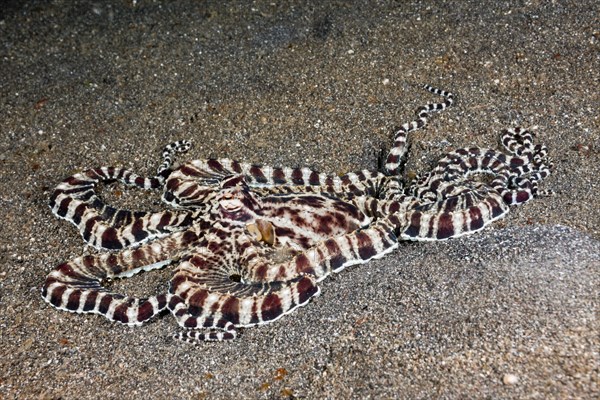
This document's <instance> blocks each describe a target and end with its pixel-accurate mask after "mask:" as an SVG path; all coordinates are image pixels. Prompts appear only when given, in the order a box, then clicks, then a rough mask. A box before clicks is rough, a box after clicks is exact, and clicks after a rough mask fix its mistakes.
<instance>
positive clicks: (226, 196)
mask: <svg viewBox="0 0 600 400" xmlns="http://www.w3.org/2000/svg"><path fill="white" fill-rule="evenodd" d="M223 198H224V199H225V200H230V199H233V195H232V194H231V193H225V194H224V195H223Z"/></svg>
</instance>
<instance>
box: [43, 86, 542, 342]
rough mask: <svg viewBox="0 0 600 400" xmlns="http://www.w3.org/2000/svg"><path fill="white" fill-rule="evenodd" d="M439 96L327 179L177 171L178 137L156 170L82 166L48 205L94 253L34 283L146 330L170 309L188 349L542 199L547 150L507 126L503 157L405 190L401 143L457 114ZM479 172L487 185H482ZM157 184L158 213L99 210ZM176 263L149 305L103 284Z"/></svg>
mask: <svg viewBox="0 0 600 400" xmlns="http://www.w3.org/2000/svg"><path fill="white" fill-rule="evenodd" d="M425 89H427V90H429V91H430V92H432V93H434V94H437V95H440V96H442V97H443V98H444V101H443V102H441V103H431V104H428V105H426V106H424V107H421V108H419V109H418V110H417V112H416V114H417V118H416V119H415V120H413V121H411V122H408V123H406V124H404V125H402V126H401V127H400V128H399V129H398V130H397V131H396V132H395V135H394V144H393V146H392V148H391V150H390V152H389V154H388V157H387V159H386V163H385V167H384V168H383V169H382V171H367V170H363V171H358V172H356V173H349V174H346V175H343V176H331V175H327V174H322V173H319V172H317V171H313V170H311V169H308V168H279V167H271V166H257V165H251V164H246V163H241V162H237V161H234V160H229V159H221V160H214V159H211V160H194V161H191V162H188V163H185V164H183V165H181V166H179V167H178V168H173V167H172V165H173V160H174V158H175V155H176V154H177V153H183V152H185V151H187V150H188V148H189V146H190V144H189V143H188V142H185V141H181V142H175V143H173V144H170V145H168V146H167V147H166V148H165V150H164V152H163V163H162V164H161V166H160V167H159V168H158V171H157V175H156V176H154V177H150V178H144V177H141V176H138V175H136V174H134V173H133V172H131V171H129V170H126V169H123V168H110V167H102V168H96V169H90V170H87V171H84V172H82V173H79V174H76V175H73V176H71V177H69V178H67V179H65V180H64V181H63V182H62V183H60V184H59V185H58V187H57V188H56V189H55V191H54V193H53V195H52V197H51V200H50V207H51V208H52V211H53V212H54V214H56V215H57V216H58V217H60V218H63V219H66V220H67V221H69V222H71V223H73V224H74V225H75V226H77V227H78V229H79V231H80V232H81V234H82V236H83V238H84V240H85V241H86V242H87V243H89V244H90V245H92V246H94V247H96V248H97V249H98V250H99V252H98V253H97V254H93V255H86V256H82V257H77V258H75V259H73V260H71V261H68V262H66V263H63V264H61V265H59V266H58V267H56V268H55V269H54V270H52V271H51V272H50V274H49V275H48V277H47V278H46V281H45V283H44V286H43V288H42V296H43V298H44V299H45V300H46V301H47V302H48V303H50V304H51V305H52V306H54V307H56V308H58V309H60V310H65V311H70V312H77V313H95V314H100V315H103V316H104V317H106V318H108V319H109V320H112V321H117V322H120V323H123V324H128V325H141V324H143V323H144V322H146V321H148V320H149V319H151V318H152V317H154V316H156V315H158V314H160V313H161V312H163V311H165V310H168V312H170V313H171V314H172V315H173V316H174V317H175V319H176V321H177V323H178V324H179V325H180V326H181V327H182V328H185V329H183V330H181V331H180V332H178V333H177V334H176V335H175V336H176V337H177V338H178V339H182V340H185V341H188V342H194V343H195V342H201V341H210V340H229V339H234V338H235V337H236V335H237V332H238V328H242V327H249V326H253V325H260V324H265V323H269V322H272V321H274V320H276V319H278V318H280V317H282V316H283V315H285V314H288V313H290V312H292V311H293V310H295V309H296V308H298V307H299V306H302V305H304V304H306V303H307V302H308V301H309V300H310V299H311V298H312V297H314V296H316V295H317V294H318V293H319V291H320V289H319V282H320V281H321V280H323V279H324V278H326V277H327V276H328V275H329V274H331V273H332V272H339V271H341V270H342V269H344V268H345V267H347V266H350V265H354V264H363V263H366V262H368V261H369V260H371V259H374V258H379V257H382V256H384V255H385V254H387V253H390V252H391V251H393V250H394V249H395V248H396V247H397V246H398V242H399V241H401V240H420V241H423V240H425V241H426V240H444V239H448V238H452V237H457V236H461V235H465V234H469V233H473V232H476V231H479V230H481V229H482V228H484V227H485V226H486V225H488V224H489V223H491V222H492V221H495V220H497V219H499V218H501V217H502V216H504V215H505V214H506V213H507V212H508V211H509V209H510V206H511V205H518V204H522V203H525V202H527V201H529V200H530V199H532V198H533V197H535V196H538V195H541V194H543V193H544V192H541V191H539V190H538V182H539V181H541V180H542V179H543V178H545V177H546V176H548V175H549V173H550V167H551V162H550V160H549V158H548V156H547V150H546V148H545V146H542V145H534V144H533V136H532V134H531V133H530V132H529V131H527V130H524V129H521V128H515V129H509V130H506V131H505V132H504V133H503V136H502V146H503V148H504V152H502V151H498V150H493V149H481V148H463V149H458V150H456V151H454V152H451V153H449V154H447V155H446V156H445V157H444V158H442V159H441V160H440V161H439V162H438V164H437V165H436V166H435V168H434V169H433V170H432V171H431V172H429V173H427V174H425V175H423V176H422V177H420V178H418V179H415V180H414V181H413V182H412V183H411V184H409V185H406V186H405V185H404V184H403V182H402V179H401V176H400V174H399V171H400V168H401V164H402V163H401V161H402V158H403V156H404V155H405V153H406V150H407V149H406V138H407V134H408V133H409V132H411V131H414V130H416V129H420V128H422V127H423V126H424V125H426V123H427V119H428V115H429V114H430V113H431V112H434V111H441V110H444V109H446V108H447V107H449V106H450V105H452V103H453V95H452V94H451V93H449V92H446V91H443V90H439V89H435V88H432V87H430V86H427V85H426V86H425ZM481 176H487V179H481ZM115 180H116V181H119V182H121V183H123V184H126V185H131V186H136V187H139V188H143V189H148V190H160V189H162V191H163V195H162V199H163V201H164V202H165V203H166V204H167V205H168V206H170V208H169V209H167V210H165V211H161V212H144V211H129V210H123V209H117V208H114V207H111V206H110V205H108V204H105V203H104V202H103V201H102V200H101V199H100V198H99V197H98V195H97V193H96V191H97V186H98V184H100V183H104V182H108V181H115ZM167 265H172V266H174V272H173V276H172V278H171V280H170V281H169V285H168V289H166V291H165V292H164V293H158V294H156V295H154V296H151V297H148V298H137V297H132V296H127V295H124V294H120V293H114V292H112V291H110V290H109V289H107V288H106V287H105V286H103V284H104V283H105V282H106V281H107V280H110V279H115V278H127V277H131V276H133V275H134V274H136V273H139V272H141V271H150V270H153V269H157V268H163V267H165V266H167Z"/></svg>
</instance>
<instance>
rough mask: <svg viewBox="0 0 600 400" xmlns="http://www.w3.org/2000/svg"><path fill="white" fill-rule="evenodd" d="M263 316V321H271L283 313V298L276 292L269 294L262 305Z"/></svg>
mask: <svg viewBox="0 0 600 400" xmlns="http://www.w3.org/2000/svg"><path fill="white" fill-rule="evenodd" d="M260 311H261V316H262V320H263V321H271V320H274V319H275V318H277V317H279V316H280V315H281V314H283V311H284V310H283V309H282V308H281V299H280V298H279V295H277V294H275V293H271V294H268V295H267V296H266V297H265V298H264V300H263V302H262V305H261V309H260Z"/></svg>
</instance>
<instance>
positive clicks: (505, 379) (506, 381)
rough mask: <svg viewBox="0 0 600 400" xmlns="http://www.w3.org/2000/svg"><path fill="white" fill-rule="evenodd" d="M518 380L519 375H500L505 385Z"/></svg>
mask: <svg viewBox="0 0 600 400" xmlns="http://www.w3.org/2000/svg"><path fill="white" fill-rule="evenodd" d="M517 382H519V377H518V376H516V375H513V374H504V376H503V377H502V383H504V384H505V385H514V384H515V383H517Z"/></svg>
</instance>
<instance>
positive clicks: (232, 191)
mask: <svg viewBox="0 0 600 400" xmlns="http://www.w3.org/2000/svg"><path fill="white" fill-rule="evenodd" d="M216 200H217V203H218V205H219V206H218V209H219V213H220V214H221V216H222V217H223V218H225V219H230V220H235V221H241V222H247V221H251V220H254V219H255V218H256V212H257V211H258V210H259V209H260V201H259V199H258V197H256V196H255V195H254V194H253V193H252V192H250V190H249V188H248V184H247V183H246V181H245V180H244V176H243V175H233V176H228V177H227V178H225V179H223V180H222V181H221V183H220V190H219V193H218V194H217V198H216Z"/></svg>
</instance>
